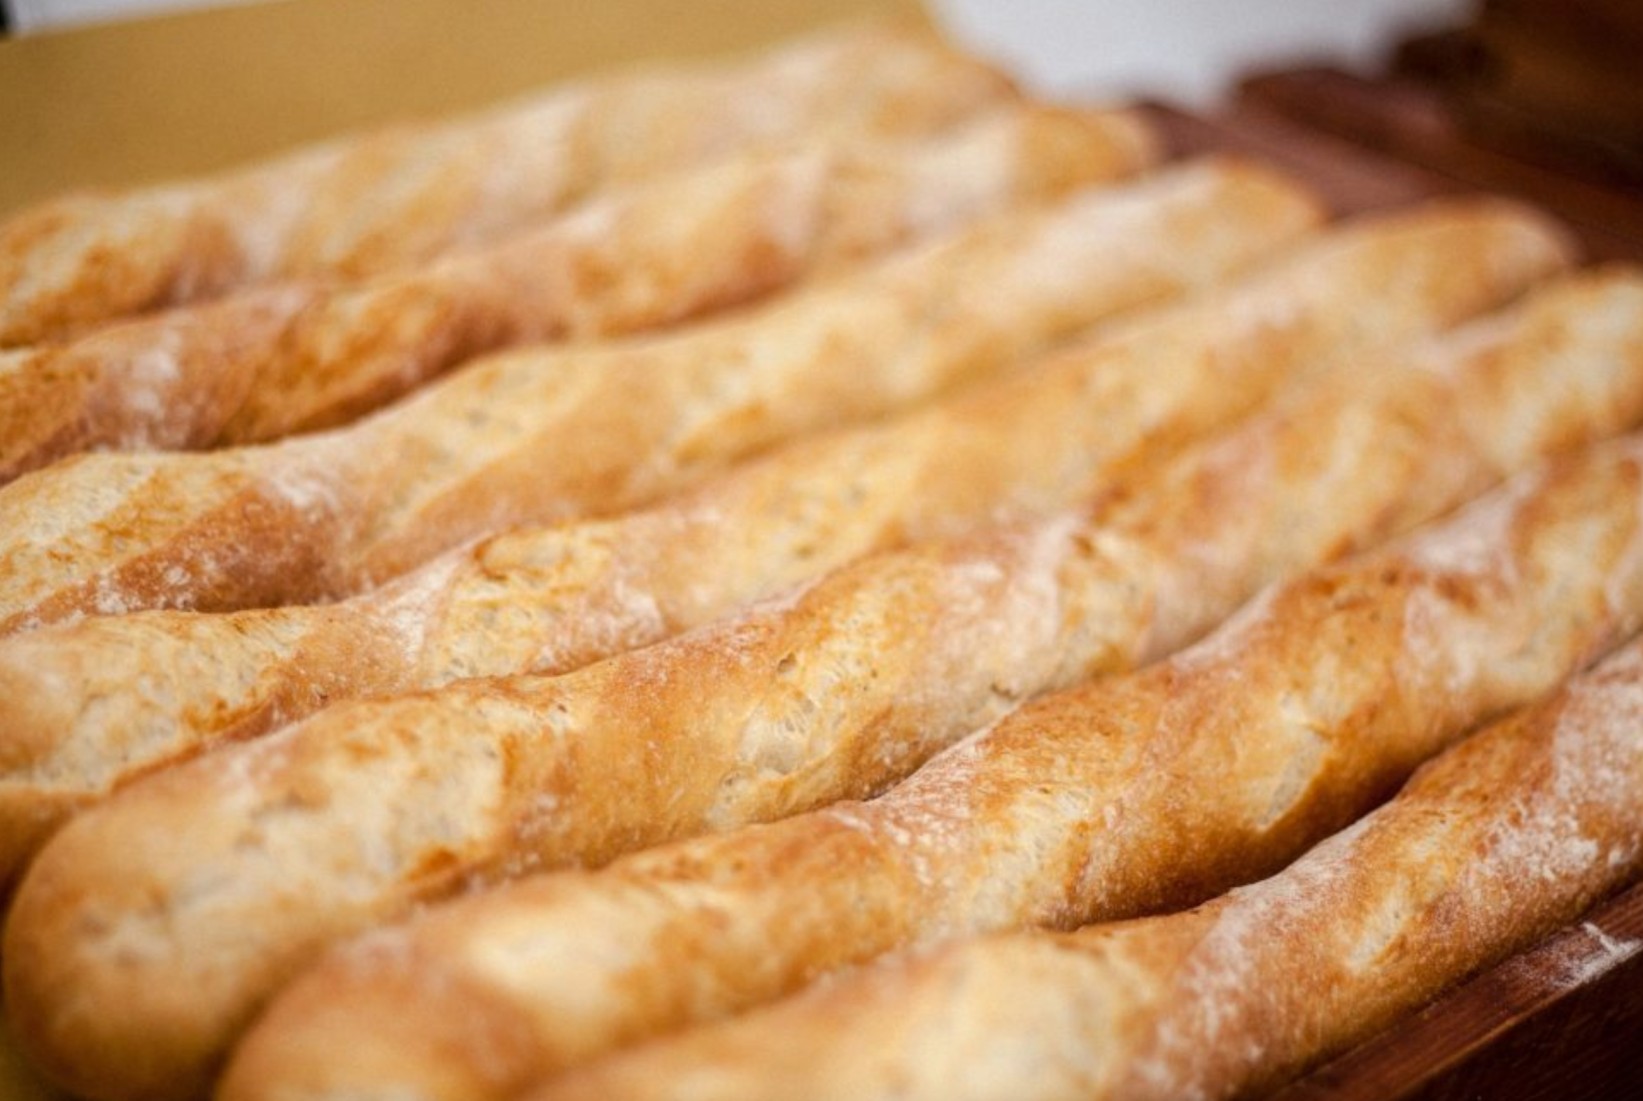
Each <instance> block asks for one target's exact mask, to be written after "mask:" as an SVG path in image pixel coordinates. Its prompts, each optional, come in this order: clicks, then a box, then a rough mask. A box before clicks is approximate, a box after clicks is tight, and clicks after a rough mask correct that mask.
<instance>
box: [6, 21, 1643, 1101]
mask: <svg viewBox="0 0 1643 1101" xmlns="http://www.w3.org/2000/svg"><path fill="white" fill-rule="evenodd" d="M1159 162H1160V155H1159V150H1158V148H1157V144H1156V142H1155V140H1154V138H1153V136H1152V135H1151V134H1150V133H1149V131H1148V128H1147V126H1146V124H1145V123H1144V121H1143V120H1142V119H1141V118H1140V117H1139V116H1137V115H1136V114H1134V113H1132V112H1129V111H1125V110H1119V109H1068V108H1052V107H1048V106H1044V105H1039V104H1033V103H1030V102H1028V101H1026V100H1024V99H1023V98H1022V97H1021V96H1019V95H1018V94H1016V93H1015V92H1014V91H1013V90H1012V89H1011V88H1010V86H1009V85H1008V83H1007V82H1006V81H1004V80H1002V79H1001V78H1000V77H998V76H997V75H996V74H995V73H993V72H992V71H990V70H989V69H988V68H987V67H985V66H984V65H982V64H980V63H978V62H976V61H974V60H972V59H969V58H965V57H963V56H960V55H957V54H955V53H953V52H952V51H951V50H950V49H948V48H947V47H945V46H943V45H941V44H939V43H937V42H934V41H932V40H931V39H930V38H928V37H927V36H926V35H925V34H923V33H922V32H917V31H911V30H907V29H904V28H899V27H856V28H848V29H842V30H839V31H836V32H832V33H829V34H824V35H820V36H817V37H815V38H812V39H808V40H804V41H800V42H795V43H791V44H788V45H785V46H783V47H780V48H778V49H775V50H773V51H771V52H769V53H767V54H765V55H763V56H759V57H753V58H748V59H744V60H741V61H738V62H725V63H721V64H718V65H715V66H710V67H703V68H698V69H683V68H679V69H670V70H655V71H650V72H646V73H619V74H614V75H611V76H608V77H604V78H601V79H598V80H594V81H589V82H584V83H580V84H577V85H574V86H567V87H563V88H559V89H555V90H552V91H550V92H548V93H545V94H543V95H541V96H539V97H538V98H535V99H533V100H529V101H524V102H522V103H519V104H515V105H511V106H508V107H505V108H502V109H498V110H496V111H493V112H491V113H489V114H487V115H484V116H480V117H475V118H469V119H464V120H457V121H453V122H449V123H446V124H442V125H439V126H437V127H425V128H418V129H404V130H399V131H394V132H391V133H384V134H379V135H375V136H370V137H363V138H351V139H345V140H341V141H338V142H336V143H334V144H331V145H328V146H325V147H322V148H318V149H313V150H308V151H305V152H301V153H299V154H296V155H294V156H290V157H287V158H285V159H282V160H278V161H273V162H269V163H266V164H263V165H259V166H256V167H253V168H250V169H247V170H244V171H241V172H238V173H235V174H232V175H228V176H224V177H220V178H215V179H209V180H201V181H195V182H191V183H186V184H180V185H177V186H172V187H166V188H162V189H155V190H148V191H141V192H133V193H128V194H122V195H114V196H107V197H77V198H71V199H65V200H62V201H59V202H54V203H51V204H49V205H46V206H43V207H40V208H37V209H34V210H31V211H26V212H24V213H23V214H21V215H18V216H16V217H14V218H13V219H12V220H11V221H9V222H7V223H5V224H4V225H3V226H0V342H3V343H4V346H5V350H4V351H0V479H3V480H4V484H3V485H0V633H3V634H0V890H3V891H4V892H5V894H6V896H7V900H8V901H7V905H8V910H9V912H8V913H7V917H6V928H5V937H4V959H3V978H4V986H5V1009H6V1016H7V1020H8V1027H9V1029H10V1031H11V1032H12V1033H13V1035H14V1037H15V1040H16V1042H17V1043H18V1045H19V1046H20V1048H21V1049H22V1051H23V1052H24V1053H25V1054H26V1056H27V1058H28V1059H29V1060H30V1061H31V1062H32V1063H33V1064H35V1065H36V1066H37V1067H38V1068H39V1069H40V1071H41V1072H42V1073H43V1074H44V1075H45V1076H46V1077H47V1078H49V1079H50V1080H52V1081H54V1082H56V1083H58V1084H59V1085H60V1086H61V1087H62V1088H64V1089H66V1090H68V1091H70V1092H71V1093H72V1094H73V1095H76V1096H81V1095H83V1096H85V1097H89V1098H95V1099H107V1101H116V1099H118V1101H136V1099H148V1098H155V1099H160V1098H187V1097H195V1096H206V1095H210V1094H213V1093H215V1094H216V1095H218V1096H220V1097H223V1098H225V1099H228V1098H232V1099H235V1101H251V1099H263V1101H276V1099H278V1101H296V1099H320V1098H334V1099H344V1098H347V1099H359V1098H380V1099H388V1098H394V1099H399V1098H429V1099H441V1101H446V1099H448V1101H457V1099H462V1101H467V1099H481V1098H484V1099H498V1101H500V1099H504V1098H513V1097H525V1096H529V1097H533V1098H541V1099H546V1098H550V1097H554V1098H557V1097H590V1098H591V1097H598V1098H618V1097H689V1098H710V1097H747V1098H758V1097H784V1098H800V1097H831V1098H866V1097H885V1098H891V1097H894V1098H908V1097H930V1098H954V1097H998V1098H1035V1097H1058V1098H1059V1097H1077V1098H1083V1097H1115V1098H1118V1097H1160V1098H1177V1097H1211V1096H1217V1097H1218V1096H1231V1095H1246V1096H1247V1095H1249V1094H1251V1093H1257V1092H1260V1091H1262V1090H1264V1089H1268V1088H1270V1087H1272V1086H1273V1085H1275V1084H1278V1083H1280V1082H1282V1081H1284V1080H1285V1079H1286V1078H1289V1077H1292V1076H1294V1075H1295V1074H1297V1073H1299V1072H1300V1071H1302V1070H1304V1069H1306V1068H1307V1067H1309V1066H1312V1065H1314V1064H1316V1063H1317V1062H1319V1061H1320V1060H1322V1059H1324V1058H1327V1057H1328V1056H1329V1055H1331V1054H1332V1053H1335V1052H1338V1051H1340V1050H1342V1049H1343V1048H1345V1047H1346V1046H1349V1045H1351V1044H1353V1043H1354V1042H1356V1041H1358V1040H1360V1039H1362V1038H1363V1037H1365V1036H1367V1035H1369V1034H1371V1033H1372V1032H1374V1031H1376V1030H1378V1029H1380V1028H1383V1027H1385V1026H1386V1025H1387V1024H1389V1023H1391V1022H1393V1021H1396V1020H1397V1019H1399V1018H1400V1017H1401V1016H1403V1015H1406V1014H1408V1013H1410V1012H1412V1011H1413V1010H1414V1009H1415V1008H1417V1007H1419V1006H1420V1005H1422V1004H1423V1003H1424V1002H1426V1001H1428V1000H1430V999H1431V998H1432V997H1433V996H1434V995H1436V994H1437V993H1438V992H1440V991H1441V990H1443V989H1444V988H1446V987H1447V986H1450V985H1452V984H1454V983H1455V982H1457V981H1459V980H1460V979H1462V978H1463V977H1465V976H1466V975H1468V974H1470V973H1472V972H1474V971H1476V970H1477V969H1479V968H1481V967H1483V966H1485V965H1487V964H1488V963H1490V962H1491V961H1494V960H1498V959H1500V958H1502V957H1503V956H1505V955H1507V954H1510V953H1512V952H1514V951H1516V950H1517V949H1519V948H1521V947H1523V946H1524V945H1526V944H1528V943H1530V942H1532V941H1534V940H1535V939H1537V938H1538V937H1540V936H1542V935H1544V934H1546V933H1547V932H1549V931H1551V930H1554V929H1556V928H1559V927H1561V926H1563V925H1566V924H1568V923H1569V922H1570V921H1571V920H1573V919H1574V918H1576V917H1577V916H1578V915H1580V914H1581V913H1582V912H1583V911H1585V910H1586V909H1587V908H1588V907H1589V906H1590V905H1591V904H1592V903H1593V902H1594V901H1595V900H1597V899H1599V898H1601V897H1602V896H1604V895H1605V894H1607V893H1609V892H1612V891H1614V890H1616V889H1618V888H1619V887H1620V886H1623V885H1625V884H1626V883H1629V882H1630V881H1631V880H1632V879H1633V878H1635V877H1636V875H1637V874H1638V873H1639V872H1640V871H1643V651H1639V650H1638V649H1637V648H1636V646H1637V644H1630V646H1629V645H1628V641H1629V639H1630V638H1631V636H1632V635H1633V634H1634V633H1635V632H1636V631H1638V630H1639V628H1640V627H1643V435H1638V436H1629V435H1627V433H1628V432H1631V431H1632V430H1634V429H1635V428H1636V427H1637V426H1638V425H1640V424H1643V274H1639V273H1638V272H1634V271H1631V270H1626V269H1621V268H1612V269H1606V270H1601V271H1592V272H1575V271H1572V270H1571V269H1572V267H1573V265H1574V263H1575V261H1576V259H1577V258H1576V257H1574V256H1573V255H1572V252H1571V249H1570V247H1569V245H1568V242H1567V241H1566V239H1565V237H1564V235H1563V233H1562V231H1561V230H1560V229H1559V227H1557V226H1555V225H1553V224H1551V223H1550V222H1549V221H1548V220H1547V219H1545V218H1544V217H1542V216H1541V215H1539V214H1538V213H1536V212H1534V211H1532V210H1528V209H1525V208H1523V207H1521V206H1518V205H1515V204H1512V203H1508V202H1505V201H1502V200H1497V199H1488V198H1476V199H1462V200H1449V201H1445V202H1441V203H1433V204H1430V205H1425V206H1418V207H1411V208H1407V209H1401V210H1390V211H1385V212H1380V213H1376V214H1373V215H1365V216H1360V217H1358V218H1355V219H1350V220H1347V221H1345V222H1339V223H1336V224H1326V223H1325V218H1324V215H1323V212H1322V210H1321V209H1320V206H1319V204H1318V202H1317V201H1316V200H1315V198H1314V197H1313V196H1312V195H1310V194H1309V193H1308V191H1307V189H1306V188H1305V187H1304V186H1302V185H1301V184H1299V183H1298V182H1297V181H1295V180H1292V179H1289V178H1287V177H1286V176H1284V175H1283V174H1281V173H1279V172H1277V171H1274V170H1271V169H1268V168H1265V167H1262V166H1260V165H1256V164H1251V163H1241V162H1231V161H1224V160H1205V161H1195V162H1177V163H1169V164H1165V163H1159ZM647 330H648V331H647ZM1611 651H1615V653H1614V654H1613V656H1609V657H1605V655H1607V654H1609V652H1611ZM1474 731H1477V732H1476V733H1474ZM1428 760H1430V763H1428V764H1423V762H1426V761H1428ZM1412 773H1413V774H1414V775H1415V778H1414V779H1413V780H1412V781H1410V782H1409V784H1408V785H1407V786H1406V787H1404V789H1403V791H1402V792H1401V793H1400V794H1398V795H1397V796H1396V797H1395V798H1393V799H1392V800H1391V801H1390V802H1387V803H1385V805H1384V806H1381V807H1380V808H1379V809H1374V808H1375V806H1376V804H1377V803H1380V802H1382V801H1383V800H1385V799H1386V798H1387V797H1388V796H1389V795H1391V794H1392V793H1394V792H1396V791H1397V790H1398V788H1399V786H1400V785H1401V784H1403V783H1404V781H1405V780H1406V779H1407V778H1408V777H1409V776H1410V775H1411V774H1412ZM1371 812H1372V813H1371ZM1343 830H1344V832H1337V831H1343ZM1331 833H1334V834H1335V836H1334V837H1332V838H1330V837H1329V835H1330V834H1331ZM1326 838H1329V839H1328V840H1325V839H1326ZM1320 842H1322V843H1321V844H1320ZM1314 846H1315V847H1314ZM1309 849H1310V850H1311V851H1308V850H1309ZM1286 865H1287V867H1286ZM1263 877H1267V878H1264V879H1263ZM1257 881H1259V882H1257ZM1225 892H1230V893H1225ZM1131 918H1135V919H1139V920H1127V921H1124V922H1122V923H1121V924H1114V922H1115V921H1116V920H1117V919H1131ZM1610 947H1612V949H1613V951H1614V952H1615V953H1617V954H1618V953H1624V952H1630V951H1632V950H1633V949H1634V948H1635V947H1636V946H1634V945H1610Z"/></svg>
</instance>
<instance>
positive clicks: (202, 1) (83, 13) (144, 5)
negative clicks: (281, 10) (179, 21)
mask: <svg viewBox="0 0 1643 1101" xmlns="http://www.w3.org/2000/svg"><path fill="white" fill-rule="evenodd" d="M253 2H255V0H0V3H4V4H5V6H6V7H7V8H9V9H10V10H11V21H12V28H13V29H14V30H18V31H37V30H41V29H42V28H45V27H71V26H77V25H82V24H86V23H102V22H106V21H108V20H111V19H130V18H132V17H134V16H140V15H156V14H159V13H162V12H167V11H180V10H181V9H183V8H206V7H212V6H216V7H226V6H227V5H229V4H247V3H253Z"/></svg>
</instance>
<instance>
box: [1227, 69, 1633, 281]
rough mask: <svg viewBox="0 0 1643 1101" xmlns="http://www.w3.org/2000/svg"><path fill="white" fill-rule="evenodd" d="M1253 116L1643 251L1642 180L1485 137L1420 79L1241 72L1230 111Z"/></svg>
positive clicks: (1626, 249) (1236, 125)
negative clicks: (1604, 178)
mask: <svg viewBox="0 0 1643 1101" xmlns="http://www.w3.org/2000/svg"><path fill="white" fill-rule="evenodd" d="M1222 117H1223V116H1216V118H1217V120H1218V121H1220V120H1221V119H1222ZM1251 120H1254V121H1255V122H1256V124H1259V123H1260V122H1261V121H1262V120H1264V121H1265V124H1267V125H1276V126H1287V127H1289V128H1290V129H1292V130H1293V131H1295V132H1297V133H1300V134H1302V135H1320V136H1323V135H1327V136H1328V137H1330V138H1333V139H1335V140H1337V141H1339V142H1340V143H1341V144H1342V146H1343V147H1344V148H1347V149H1356V150H1361V151H1363V152H1364V153H1367V154H1370V155H1378V156H1379V157H1381V158H1383V159H1384V160H1386V161H1389V162H1393V163H1399V164H1403V165H1407V166H1411V167H1414V168H1419V169H1423V170H1425V171H1426V172H1427V173H1428V174H1429V175H1430V177H1432V178H1433V179H1434V180H1435V181H1443V182H1444V186H1447V187H1459V188H1469V189H1474V190H1479V189H1481V190H1489V191H1497V192H1501V193H1503V194H1510V195H1515V196H1518V197H1521V198H1524V199H1527V200H1529V201H1531V202H1535V203H1538V204H1540V205H1541V206H1544V207H1545V208H1546V209H1548V210H1550V211H1552V212H1554V213H1556V214H1557V215H1559V216H1560V217H1562V218H1563V219H1565V220H1566V221H1568V222H1569V223H1570V224H1571V225H1573V226H1574V227H1575V228H1576V229H1577V230H1578V231H1579V232H1580V234H1581V236H1582V238H1583V239H1584V240H1585V242H1586V244H1587V246H1588V248H1589V249H1590V250H1591V254H1592V257H1593V258H1594V259H1597V260H1606V259H1616V258H1636V257H1639V256H1643V190H1638V189H1635V188H1631V187H1627V186H1619V185H1610V184H1605V183H1603V182H1600V181H1596V180H1592V179H1585V178H1581V177H1578V176H1575V175H1572V174H1570V173H1569V172H1566V171H1560V170H1559V169H1558V168H1557V167H1554V166H1553V165H1551V164H1547V163H1542V162H1541V161H1539V160H1531V159H1526V158H1525V157H1521V156H1516V155H1513V154H1511V153H1508V152H1505V151H1503V150H1500V149H1496V148H1492V147H1490V146H1487V145H1483V144H1480V143H1479V142H1478V141H1477V140H1475V139H1474V138H1473V137H1472V136H1471V135H1470V133H1469V132H1468V131H1467V129H1466V127H1465V126H1464V125H1463V121H1462V118H1461V113H1460V108H1459V107H1457V106H1456V105H1455V104H1453V103H1452V102H1450V101H1448V100H1446V99H1445V98H1444V97H1443V95H1442V94H1441V93H1440V92H1439V91H1437V90H1435V89H1432V88H1429V87H1427V86H1424V85H1422V84H1420V83H1418V82H1415V81H1408V80H1399V79H1395V78H1384V79H1372V78H1366V77H1359V76H1354V75H1352V74H1349V73H1344V72H1339V71H1337V70H1333V69H1300V70H1294V71H1288V72H1281V73H1267V74H1262V75H1259V76H1254V77H1251V78H1249V79H1247V80H1245V81H1243V82H1242V83H1241V84H1240V85H1239V88H1238V92H1237V96H1236V98H1235V100H1234V102H1233V105H1232V106H1231V107H1229V108H1228V109H1227V111H1226V112H1224V121H1225V122H1226V123H1227V125H1228V126H1229V128H1230V129H1233V130H1237V129H1240V128H1242V127H1243V126H1245V125H1248V124H1249V123H1250V121H1251Z"/></svg>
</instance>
